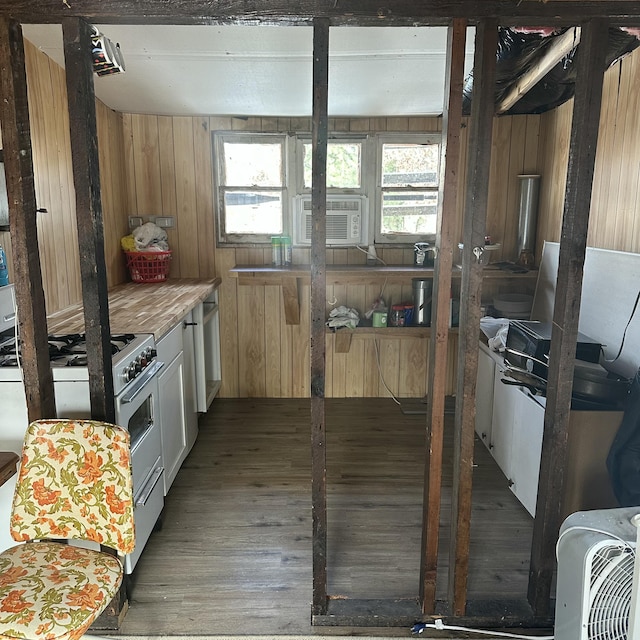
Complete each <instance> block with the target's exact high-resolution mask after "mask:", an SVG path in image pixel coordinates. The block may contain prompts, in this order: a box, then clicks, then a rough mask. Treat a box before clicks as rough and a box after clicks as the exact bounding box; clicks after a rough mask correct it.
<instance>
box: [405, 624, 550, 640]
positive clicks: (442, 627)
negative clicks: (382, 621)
mask: <svg viewBox="0 0 640 640" xmlns="http://www.w3.org/2000/svg"><path fill="white" fill-rule="evenodd" d="M425 629H437V630H438V631H465V632H467V633H478V634H480V635H486V636H493V637H494V638H496V637H498V638H521V639H522V640H554V636H531V635H527V636H525V635H522V634H518V633H507V632H506V631H488V630H485V629H471V628H470V627H459V626H456V625H451V624H445V623H444V622H442V620H441V619H437V620H435V622H434V623H433V624H431V623H426V622H419V623H418V624H415V625H413V628H412V629H411V631H412V632H413V633H422V632H423V631H424V630H425Z"/></svg>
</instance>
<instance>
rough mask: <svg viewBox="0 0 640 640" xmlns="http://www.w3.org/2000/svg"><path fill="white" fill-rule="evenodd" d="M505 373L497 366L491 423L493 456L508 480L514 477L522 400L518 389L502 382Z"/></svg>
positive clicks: (490, 446) (491, 449)
mask: <svg viewBox="0 0 640 640" xmlns="http://www.w3.org/2000/svg"><path fill="white" fill-rule="evenodd" d="M502 376H503V371H502V369H501V367H500V366H496V368H495V373H494V383H493V417H492V423H491V444H490V445H489V449H490V451H491V455H493V457H494V458H495V460H496V462H497V463H498V466H499V467H500V469H502V473H504V475H505V476H507V478H509V479H511V477H512V473H513V472H512V464H511V463H512V460H511V448H512V446H513V423H514V420H515V415H516V407H517V406H518V402H519V400H520V398H519V395H520V390H519V388H518V387H514V386H511V385H506V384H504V383H503V382H502Z"/></svg>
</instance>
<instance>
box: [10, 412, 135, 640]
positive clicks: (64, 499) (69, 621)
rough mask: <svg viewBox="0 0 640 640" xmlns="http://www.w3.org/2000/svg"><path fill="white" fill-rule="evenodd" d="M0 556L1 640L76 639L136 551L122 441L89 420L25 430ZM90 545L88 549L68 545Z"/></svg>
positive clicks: (118, 432)
mask: <svg viewBox="0 0 640 640" xmlns="http://www.w3.org/2000/svg"><path fill="white" fill-rule="evenodd" d="M10 527H11V535H12V537H13V538H14V540H16V541H18V542H26V543H27V544H20V545H17V546H14V547H11V548H10V549H8V550H7V551H4V552H3V553H1V554H0V639H1V640H5V639H8V638H12V639H13V638H29V639H33V640H38V639H42V640H73V639H75V638H79V637H80V636H82V635H83V634H84V632H85V631H86V630H87V629H88V628H89V626H90V625H91V623H92V622H93V621H94V620H95V619H96V618H97V617H98V616H99V615H100V613H101V612H102V611H103V610H104V609H105V608H106V607H107V605H108V604H109V603H110V602H111V599H112V598H113V596H115V595H116V593H117V592H118V589H119V587H120V583H121V582H122V577H123V574H124V570H123V566H122V563H121V561H120V559H119V558H118V557H117V556H116V555H114V554H112V553H109V551H108V550H106V551H105V550H99V549H100V546H99V545H102V546H105V547H110V548H111V549H113V550H115V551H117V552H118V553H120V554H127V553H131V552H132V551H133V549H134V547H135V536H134V525H133V487H132V477H131V459H130V451H129V433H128V432H127V431H126V430H125V429H122V428H121V427H117V426H114V425H111V424H107V423H105V422H98V421H94V420H37V421H35V422H32V423H31V424H30V425H29V428H28V429H27V434H26V436H25V441H24V446H23V450H22V462H21V466H20V472H19V476H18V481H17V484H16V491H15V495H14V500H13V509H12V513H11V525H10ZM67 540H88V541H91V542H94V543H97V544H95V545H87V546H91V547H95V550H94V549H88V548H84V547H80V546H73V543H71V544H66V541H67Z"/></svg>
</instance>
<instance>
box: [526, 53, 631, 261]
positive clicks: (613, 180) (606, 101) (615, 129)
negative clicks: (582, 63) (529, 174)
mask: <svg viewBox="0 0 640 640" xmlns="http://www.w3.org/2000/svg"><path fill="white" fill-rule="evenodd" d="M572 108H573V101H571V102H569V103H566V104H564V105H562V106H561V107H559V108H558V109H555V110H554V111H552V112H549V113H547V114H544V115H543V116H542V118H541V126H540V139H541V143H542V144H541V155H540V157H541V164H540V167H541V169H540V170H541V172H542V180H541V199H540V210H539V224H538V240H539V241H538V243H537V247H536V250H537V254H538V256H539V255H541V252H542V244H543V243H542V240H545V239H546V240H551V241H555V242H558V241H559V240H560V231H561V225H562V211H563V206H564V189H565V184H566V169H567V161H568V153H569V148H568V147H569V136H570V133H571V116H572ZM639 185H640V51H639V50H636V51H634V52H633V53H632V54H630V55H628V56H626V57H625V58H623V59H622V60H619V61H618V62H617V63H616V64H615V65H613V66H612V67H611V68H610V69H609V70H608V71H607V73H606V75H605V82H604V92H603V101H602V112H601V115H600V129H599V135H598V148H597V151H596V164H595V174H594V182H593V194H592V198H591V213H590V220H589V235H588V238H587V244H588V245H589V246H590V247H599V248H602V249H614V250H617V251H630V252H633V253H638V252H640V198H639V194H640V191H639V189H640V186H639Z"/></svg>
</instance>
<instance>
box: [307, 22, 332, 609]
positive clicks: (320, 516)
mask: <svg viewBox="0 0 640 640" xmlns="http://www.w3.org/2000/svg"><path fill="white" fill-rule="evenodd" d="M328 88H329V21H328V20H327V19H325V18H316V19H314V21H313V141H312V160H311V174H312V182H311V184H312V187H311V207H312V211H311V453H312V459H311V501H312V519H313V602H312V614H313V615H324V614H326V612H327V455H326V453H327V452H326V438H325V432H326V429H325V406H324V384H325V365H326V362H325V340H326V337H325V300H326V297H327V291H326V279H327V278H326V262H327V256H326V236H327V221H326V210H327V137H328V124H329V120H328V115H327V98H328Z"/></svg>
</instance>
